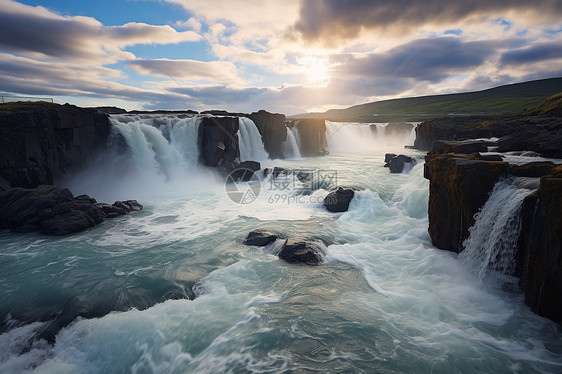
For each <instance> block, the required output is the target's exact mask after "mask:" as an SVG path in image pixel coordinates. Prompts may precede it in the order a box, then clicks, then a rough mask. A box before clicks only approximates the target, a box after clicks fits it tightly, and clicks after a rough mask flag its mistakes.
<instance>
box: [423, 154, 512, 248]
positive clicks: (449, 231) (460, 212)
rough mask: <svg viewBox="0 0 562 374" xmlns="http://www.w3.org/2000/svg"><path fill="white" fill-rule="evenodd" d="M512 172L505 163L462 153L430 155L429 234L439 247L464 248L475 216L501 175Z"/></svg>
mask: <svg viewBox="0 0 562 374" xmlns="http://www.w3.org/2000/svg"><path fill="white" fill-rule="evenodd" d="M508 172H509V165H508V164H507V163H505V162H495V161H482V160H468V159H466V158H464V157H462V156H458V155H452V154H446V155H428V156H427V157H426V163H425V168H424V176H425V178H427V179H429V181H430V183H429V208H428V214H429V234H430V236H431V241H432V243H433V245H435V246H436V247H437V248H441V249H446V250H449V251H453V252H457V253H458V252H460V251H462V243H463V241H464V240H465V239H466V238H468V229H469V228H470V227H471V226H472V225H473V224H474V215H475V214H476V213H477V212H478V210H479V209H480V208H481V207H482V206H483V205H484V203H485V202H486V200H487V199H488V194H489V192H490V191H491V190H492V188H493V187H494V185H495V183H496V182H497V181H498V178H499V177H500V176H501V175H503V174H506V173H508Z"/></svg>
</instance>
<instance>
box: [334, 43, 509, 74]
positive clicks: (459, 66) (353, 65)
mask: <svg viewBox="0 0 562 374" xmlns="http://www.w3.org/2000/svg"><path fill="white" fill-rule="evenodd" d="M507 45H508V42H506V41H502V42H499V41H478V42H463V41H462V40H461V39H459V38H457V37H441V38H427V39H417V40H414V41H411V42H409V43H406V44H404V45H400V46H398V47H395V48H393V49H391V50H389V51H387V52H384V53H372V54H369V55H367V56H366V57H361V58H356V57H353V56H345V55H343V56H342V55H340V56H338V57H337V58H336V59H335V61H336V62H338V61H340V65H339V67H337V68H336V69H335V74H337V75H338V76H341V77H345V76H362V77H365V78H369V77H385V78H391V79H392V78H415V79H416V80H417V81H430V82H438V81H440V80H442V79H444V78H445V77H447V76H449V75H451V74H454V73H461V72H463V71H466V70H468V69H471V68H475V67H478V66H479V65H481V64H482V63H483V62H484V61H485V60H486V59H487V58H488V57H490V56H492V55H493V54H494V53H495V52H496V51H497V50H498V49H499V48H502V47H505V46H507Z"/></svg>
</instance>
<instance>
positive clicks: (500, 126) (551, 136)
mask: <svg viewBox="0 0 562 374" xmlns="http://www.w3.org/2000/svg"><path fill="white" fill-rule="evenodd" d="M491 137H497V138H500V139H499V141H498V144H497V145H498V151H500V152H509V151H525V150H527V151H534V152H537V153H538V154H540V155H541V156H543V157H555V158H562V121H560V118H559V117H557V116H549V115H541V116H466V117H461V116H455V117H443V118H435V119H432V120H430V121H425V122H423V123H421V124H420V125H419V126H417V127H416V140H415V142H414V148H416V149H421V150H426V151H427V150H430V149H431V146H432V144H433V142H434V141H436V140H467V139H477V138H491ZM451 152H453V153H467V152H459V151H451ZM475 152H481V151H478V150H476V151H475ZM468 153H472V152H468Z"/></svg>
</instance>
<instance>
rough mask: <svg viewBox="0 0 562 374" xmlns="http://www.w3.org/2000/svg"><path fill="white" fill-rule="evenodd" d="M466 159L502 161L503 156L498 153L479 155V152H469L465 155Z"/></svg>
mask: <svg viewBox="0 0 562 374" xmlns="http://www.w3.org/2000/svg"><path fill="white" fill-rule="evenodd" d="M466 159H467V160H482V161H498V162H502V161H503V156H500V155H481V154H480V153H471V154H469V155H468V156H467V157H466Z"/></svg>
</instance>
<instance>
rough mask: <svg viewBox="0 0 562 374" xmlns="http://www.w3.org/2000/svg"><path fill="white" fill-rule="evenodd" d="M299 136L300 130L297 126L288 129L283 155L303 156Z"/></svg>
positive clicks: (290, 156)
mask: <svg viewBox="0 0 562 374" xmlns="http://www.w3.org/2000/svg"><path fill="white" fill-rule="evenodd" d="M295 134H296V135H295ZM298 136H299V134H298V130H297V128H296V127H295V126H293V127H292V128H291V129H287V140H285V141H284V142H283V156H284V157H285V158H299V157H301V152H300V139H299V138H298Z"/></svg>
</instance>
